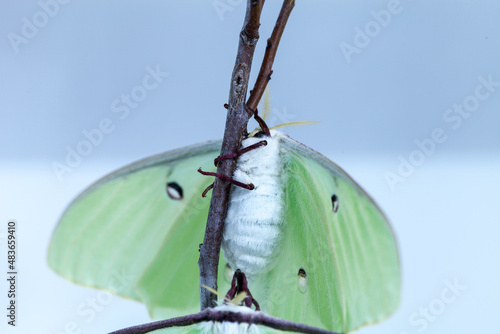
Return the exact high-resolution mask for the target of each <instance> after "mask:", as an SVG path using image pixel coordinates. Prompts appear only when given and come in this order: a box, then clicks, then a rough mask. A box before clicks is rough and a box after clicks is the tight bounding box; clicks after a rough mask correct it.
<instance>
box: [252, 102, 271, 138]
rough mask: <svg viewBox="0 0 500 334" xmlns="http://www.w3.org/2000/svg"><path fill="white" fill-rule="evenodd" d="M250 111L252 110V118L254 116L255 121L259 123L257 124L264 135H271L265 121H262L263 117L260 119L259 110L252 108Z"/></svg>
mask: <svg viewBox="0 0 500 334" xmlns="http://www.w3.org/2000/svg"><path fill="white" fill-rule="evenodd" d="M249 109H250V108H249ZM250 110H251V109H250ZM252 111H253V118H255V120H256V121H257V123H259V126H260V128H261V129H262V132H264V134H265V135H266V136H268V137H271V131H270V130H269V127H268V126H267V124H266V121H264V119H262V117H260V116H259V111H258V110H257V108H256V109H255V110H252Z"/></svg>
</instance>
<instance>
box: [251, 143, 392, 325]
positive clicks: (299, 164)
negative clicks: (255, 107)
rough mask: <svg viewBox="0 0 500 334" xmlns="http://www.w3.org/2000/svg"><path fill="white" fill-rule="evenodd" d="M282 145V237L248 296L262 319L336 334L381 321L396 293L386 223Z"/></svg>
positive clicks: (334, 169)
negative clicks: (260, 291)
mask: <svg viewBox="0 0 500 334" xmlns="http://www.w3.org/2000/svg"><path fill="white" fill-rule="evenodd" d="M282 141H283V145H284V149H283V151H284V154H283V159H285V161H284V166H285V167H284V170H283V173H284V175H286V181H285V185H284V187H285V191H284V193H285V199H284V202H285V217H284V220H285V222H286V227H285V228H286V230H285V231H284V240H283V244H282V245H281V246H280V247H281V248H282V251H281V252H280V255H279V258H278V259H277V261H276V266H275V267H274V268H273V270H272V271H271V272H270V273H269V274H267V275H266V277H265V278H263V279H262V280H261V282H258V283H256V285H257V284H262V285H264V286H266V288H267V293H266V294H264V295H256V293H254V297H255V298H256V299H257V300H259V302H260V303H261V305H262V308H263V309H264V310H265V311H266V312H268V313H269V314H272V315H274V316H277V317H280V318H284V319H288V320H293V321H295V322H302V323H306V324H308V325H312V326H316V327H321V328H327V329H329V330H333V331H336V332H342V333H347V332H349V331H352V330H354V329H356V328H358V327H360V326H362V325H365V324H369V323H373V322H377V321H380V320H382V319H383V318H385V317H387V316H388V315H389V314H390V313H392V312H393V311H394V310H395V308H396V307H397V305H398V304H399V294H400V272H399V258H398V251H397V245H396V240H395V237H394V235H393V232H392V230H391V228H390V225H389V223H388V220H387V218H386V217H385V216H384V214H383V213H382V212H381V211H380V209H379V208H378V207H377V205H376V204H375V203H374V202H373V200H372V199H371V198H370V197H369V196H368V195H367V194H366V193H365V192H364V191H363V190H362V189H361V188H360V187H359V186H358V185H357V184H356V183H355V182H354V181H353V180H352V179H351V178H350V177H349V176H348V175H347V174H346V173H345V172H344V171H343V170H342V169H341V168H340V167H338V166H337V165H335V164H334V163H333V162H331V161H330V160H328V159H327V158H325V157H323V156H322V155H320V154H319V153H317V152H315V151H313V150H311V149H309V148H307V147H306V146H304V145H302V144H300V143H298V142H296V141H293V140H292V139H290V138H289V137H287V136H283V137H282ZM299 274H300V275H299ZM291 305H293V306H291Z"/></svg>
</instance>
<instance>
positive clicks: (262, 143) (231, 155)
mask: <svg viewBox="0 0 500 334" xmlns="http://www.w3.org/2000/svg"><path fill="white" fill-rule="evenodd" d="M266 145H267V140H261V141H260V142H258V143H255V144H253V145H250V146H247V147H245V148H243V149H241V150H239V151H238V152H235V153H229V154H226V155H221V156H219V157H217V158H215V159H214V164H215V167H217V166H218V165H219V162H220V161H222V160H226V159H234V158H237V157H239V156H240V155H242V154H245V153H247V152H249V151H252V150H255V149H256V148H259V147H262V146H266Z"/></svg>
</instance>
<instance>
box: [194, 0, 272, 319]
mask: <svg viewBox="0 0 500 334" xmlns="http://www.w3.org/2000/svg"><path fill="white" fill-rule="evenodd" d="M263 5H264V0H257V1H256V0H248V2H247V11H246V15H245V22H244V24H243V29H242V31H241V33H240V40H239V45H238V54H237V56H236V62H235V65H234V70H233V74H232V77H231V88H230V92H229V106H228V111H227V117H226V128H225V130H224V138H223V140H222V149H221V155H226V154H230V153H234V152H236V151H237V150H238V149H239V148H240V145H241V140H242V138H243V136H244V134H245V133H246V128H247V124H248V120H249V119H250V117H251V116H252V115H251V113H248V111H247V108H246V104H245V100H246V93H247V90H248V78H249V77H250V70H251V67H252V59H253V54H254V51H255V45H256V44H257V41H258V39H259V26H260V14H261V12H262V7H263ZM235 167H236V160H235V159H228V160H223V161H221V162H220V163H219V165H218V167H217V173H219V174H221V175H227V176H229V177H232V175H233V171H234V169H235ZM230 189H231V184H230V183H229V182H226V181H223V180H220V179H218V178H216V179H215V182H214V188H213V191H212V200H211V202H210V210H209V213H208V219H207V226H206V229H205V239H204V241H203V244H202V245H201V247H200V259H199V261H198V266H199V268H200V286H201V285H206V286H208V287H210V288H212V289H215V290H217V269H218V265H219V257H220V245H221V241H222V231H223V227H224V219H225V217H226V212H227V204H228V202H229V191H230ZM216 301H217V296H216V295H214V294H213V293H211V292H210V291H208V290H207V289H203V288H201V287H200V302H201V309H202V310H204V309H205V308H207V307H213V306H215V302H216Z"/></svg>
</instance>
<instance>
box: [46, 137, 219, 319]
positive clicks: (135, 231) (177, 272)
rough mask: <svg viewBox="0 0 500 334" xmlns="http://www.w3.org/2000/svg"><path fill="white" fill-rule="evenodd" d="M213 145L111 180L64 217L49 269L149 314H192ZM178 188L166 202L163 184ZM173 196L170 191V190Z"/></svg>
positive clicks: (142, 164)
mask: <svg viewBox="0 0 500 334" xmlns="http://www.w3.org/2000/svg"><path fill="white" fill-rule="evenodd" d="M220 145H221V143H220V141H216V142H208V143H205V144H201V145H195V146H191V147H187V148H184V149H180V150H176V151H171V152H167V153H164V154H162V155H158V156H155V157H152V158H149V159H145V160H143V161H139V162H137V163H135V164H132V165H129V166H127V167H125V168H123V169H120V170H118V171H117V172H115V173H112V174H110V175H108V176H106V177H104V178H103V179H101V180H100V181H98V182H96V183H95V184H94V185H92V186H91V187H89V188H88V189H87V190H86V191H84V192H83V193H82V194H81V195H80V196H79V197H78V198H76V199H75V200H74V201H73V202H72V203H71V204H70V205H69V207H68V208H67V209H66V211H65V212H64V214H63V216H62V218H61V220H60V221H59V224H58V225H57V227H56V229H55V231H54V234H53V237H52V241H51V244H50V248H49V252H48V263H49V266H50V267H51V268H52V269H53V270H54V271H56V272H57V273H58V274H60V275H61V276H64V277H66V278H68V279H70V280H72V281H74V282H76V283H78V284H82V285H87V286H91V287H96V288H101V289H106V290H110V291H112V292H115V293H117V294H119V295H121V296H124V297H128V298H132V299H135V300H138V301H142V302H144V303H145V304H146V305H147V307H148V309H149V310H150V312H151V313H152V314H153V315H154V313H156V312H155V311H156V310H157V309H162V310H163V312H164V313H163V315H167V314H168V315H169V316H174V315H181V314H182V315H184V314H187V313H189V312H197V311H198V310H199V278H198V277H199V274H198V265H197V261H198V258H199V244H200V243H202V242H203V236H204V231H205V224H206V219H207V214H208V207H209V204H210V198H202V197H201V193H202V191H203V189H205V187H206V186H208V185H209V184H210V182H212V180H211V179H210V178H207V177H205V176H203V175H201V174H199V173H197V172H196V169H197V168H198V167H204V169H205V170H213V169H214V166H213V159H214V157H216V156H217V155H218V154H219V152H220ZM173 182H175V183H176V184H178V186H180V187H181V188H182V191H183V198H182V199H181V200H175V199H172V198H171V197H170V196H169V195H168V194H167V191H166V190H167V189H166V188H167V184H168V183H173ZM174 190H175V189H174Z"/></svg>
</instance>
